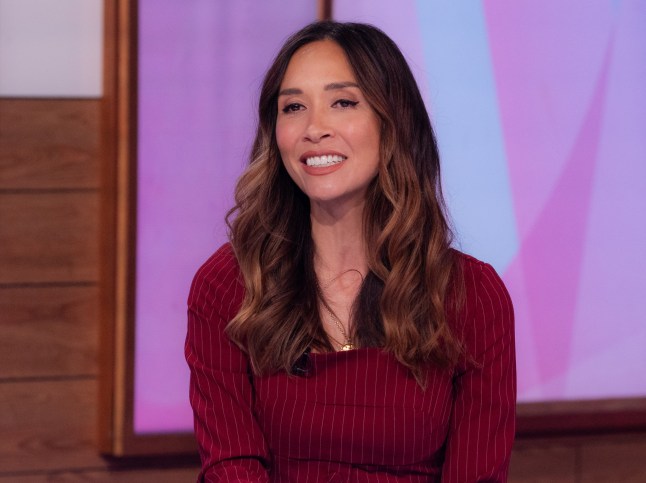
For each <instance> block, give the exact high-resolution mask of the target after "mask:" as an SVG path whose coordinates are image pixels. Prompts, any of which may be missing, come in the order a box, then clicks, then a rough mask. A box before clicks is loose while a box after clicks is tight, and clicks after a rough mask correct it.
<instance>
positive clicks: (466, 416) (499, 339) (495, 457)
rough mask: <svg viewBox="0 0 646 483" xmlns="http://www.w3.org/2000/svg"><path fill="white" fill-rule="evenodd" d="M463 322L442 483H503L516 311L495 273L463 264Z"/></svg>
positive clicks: (510, 435)
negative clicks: (463, 353) (463, 352)
mask: <svg viewBox="0 0 646 483" xmlns="http://www.w3.org/2000/svg"><path fill="white" fill-rule="evenodd" d="M465 263H466V267H467V268H466V269H465V270H464V274H465V280H464V282H465V289H466V302H465V304H466V310H465V312H464V320H463V321H462V322H461V325H462V327H461V331H462V340H463V342H464V346H465V349H466V353H467V357H471V358H472V361H471V362H469V361H466V362H465V364H464V365H463V367H462V369H461V370H459V371H458V372H457V373H456V376H455V378H454V391H455V392H454V404H453V411H452V414H451V422H450V429H449V436H448V440H447V448H446V454H445V461H444V465H443V468H442V481H443V482H445V483H449V482H456V483H457V482H460V483H465V482H505V481H507V474H508V470H509V460H510V456H511V447H512V443H513V440H514V432H515V418H516V360H515V347H514V312H513V307H512V304H511V299H510V298H509V294H508V293H507V290H506V288H505V286H504V284H503V282H502V280H500V278H499V277H498V275H497V274H496V272H495V271H494V269H493V268H492V267H491V266H490V265H487V264H484V263H481V262H477V261H475V260H467V261H466V262H465Z"/></svg>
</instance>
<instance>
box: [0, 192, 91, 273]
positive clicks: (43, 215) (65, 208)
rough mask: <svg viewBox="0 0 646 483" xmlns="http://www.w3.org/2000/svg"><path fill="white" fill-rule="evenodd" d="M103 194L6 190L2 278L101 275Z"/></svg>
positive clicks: (0, 212)
mask: <svg viewBox="0 0 646 483" xmlns="http://www.w3.org/2000/svg"><path fill="white" fill-rule="evenodd" d="M97 214H98V194H97V193H96V192H81V193H49V194H24V193H23V194H6V193H5V194H0V283H4V284H8V283H23V282H52V281H58V282H67V281H79V280H85V281H96V280H97V271H98V260H97V257H98V248H97V246H98V235H97V229H98V222H97Z"/></svg>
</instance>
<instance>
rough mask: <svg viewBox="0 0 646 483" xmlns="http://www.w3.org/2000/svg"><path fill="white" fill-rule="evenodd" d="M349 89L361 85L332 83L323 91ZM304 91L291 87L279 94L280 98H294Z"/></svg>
mask: <svg viewBox="0 0 646 483" xmlns="http://www.w3.org/2000/svg"><path fill="white" fill-rule="evenodd" d="M348 87H356V88H359V84H357V83H356V82H332V83H331V84H326V85H325V87H323V90H325V91H335V90H338V89H346V88H348ZM302 93H303V91H302V90H300V89H298V88H297V87H290V88H287V89H283V90H282V91H280V92H279V93H278V96H279V97H280V96H292V95H298V94H302Z"/></svg>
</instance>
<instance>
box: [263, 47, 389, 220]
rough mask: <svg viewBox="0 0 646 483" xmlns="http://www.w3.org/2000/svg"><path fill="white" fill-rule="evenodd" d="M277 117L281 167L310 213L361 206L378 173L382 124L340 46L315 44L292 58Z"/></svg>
mask: <svg viewBox="0 0 646 483" xmlns="http://www.w3.org/2000/svg"><path fill="white" fill-rule="evenodd" d="M277 116H278V117H277V122H276V141H277V144H278V149H279V150H280V155H281V157H282V160H283V163H284V165H285V168H286V169H287V172H288V173H289V175H290V176H291V178H292V179H293V180H294V182H295V183H296V184H297V185H298V187H299V188H300V189H301V190H302V191H303V192H304V193H305V194H306V195H307V196H308V197H309V198H310V200H311V202H312V209H315V206H316V205H324V204H325V205H327V206H329V207H333V206H338V207H341V206H344V205H348V206H357V205H358V204H363V201H364V199H365V193H366V189H367V187H368V185H369V184H370V182H371V181H372V180H373V179H374V178H375V176H376V175H377V172H378V169H379V144H380V143H379V141H380V140H379V131H380V123H379V119H378V117H377V115H376V114H375V112H374V111H373V109H372V108H371V107H370V105H369V103H368V101H367V100H366V98H365V97H364V95H363V93H362V92H361V89H360V88H359V86H358V84H357V80H356V78H355V75H354V73H353V71H352V68H351V67H350V65H349V63H348V60H347V58H346V56H345V53H344V52H343V49H341V47H340V46H339V45H338V44H336V43H335V42H333V41H330V40H322V41H316V42H312V43H310V44H307V45H305V46H303V47H301V48H300V49H299V50H297V51H296V53H294V55H293V56H292V58H291V60H290V62H289V65H288V67H287V71H286V72H285V76H284V78H283V81H282V83H281V85H280V93H279V96H278V115H277Z"/></svg>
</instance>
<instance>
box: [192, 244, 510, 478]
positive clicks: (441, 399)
mask: <svg viewBox="0 0 646 483" xmlns="http://www.w3.org/2000/svg"><path fill="white" fill-rule="evenodd" d="M460 266H461V267H462V270H463V272H464V280H465V286H466V287H465V288H466V301H465V304H464V306H463V308H462V309H461V311H460V313H459V314H448V315H449V323H450V324H451V326H452V328H453V330H454V331H455V334H456V335H457V336H459V337H460V338H461V340H462V342H463V344H464V346H465V348H466V353H467V355H468V357H465V362H463V363H461V364H460V365H459V366H458V367H457V368H456V369H455V370H451V371H449V370H441V369H431V370H430V371H429V384H428V387H427V388H426V390H422V389H421V388H420V387H419V385H418V384H417V383H416V381H415V379H414V378H413V377H412V376H411V375H410V373H409V371H408V370H407V369H405V368H404V367H403V366H402V365H401V364H400V363H399V362H397V360H396V359H395V358H394V357H393V356H391V355H390V354H388V353H386V352H384V351H382V350H380V349H377V348H362V349H356V350H352V351H347V352H331V353H317V354H310V355H309V367H308V372H307V374H306V375H304V376H288V375H287V374H285V373H282V372H281V373H277V374H274V375H270V376H263V377H257V376H252V375H251V373H250V368H249V361H248V359H247V357H246V355H245V354H244V353H243V352H242V351H240V350H239V349H238V348H237V346H235V345H234V344H233V343H232V342H231V341H230V340H229V339H228V338H227V336H226V335H225V334H224V328H225V326H226V324H227V323H228V322H229V320H231V318H232V317H233V316H234V315H235V314H236V312H237V310H238V309H239V307H240V305H241V303H242V299H243V296H244V286H243V284H242V282H241V274H240V271H239V268H238V264H237V262H236V259H235V257H234V255H233V252H232V249H231V247H230V245H228V244H226V245H224V246H223V247H221V248H220V249H219V250H218V251H217V252H216V253H215V254H214V255H213V256H212V257H211V258H209V260H207V262H206V263H205V264H204V265H203V266H202V267H201V268H200V269H199V270H198V272H197V274H196V275H195V279H194V280H193V284H192V287H191V292H190V295H189V299H188V335H187V339H186V359H187V361H188V365H189V367H190V370H191V381H190V401H191V405H192V407H193V411H194V416H195V435H196V438H197V441H198V444H199V449H200V456H201V458H202V471H201V472H200V476H199V479H198V481H254V482H256V481H281V482H282V481H305V482H309V481H312V482H317V481H325V482H335V481H347V482H350V481H351V482H359V481H367V482H382V481H383V482H385V481H392V482H395V481H397V482H402V481H406V482H414V481H415V482H417V481H420V482H421V481H438V482H439V481H442V482H456V483H457V482H460V483H464V482H475V481H489V482H494V481H506V479H507V471H508V467H509V458H510V453H511V446H512V442H513V439H514V424H515V404H516V369H515V354H514V330H513V321H514V316H513V309H512V305H511V300H510V298H509V295H508V293H507V290H506V289H505V287H504V285H503V283H502V281H501V280H500V278H499V277H498V275H497V274H496V273H495V271H494V270H493V268H492V267H491V266H490V265H487V264H485V263H482V262H480V261H478V260H476V259H474V258H472V257H469V256H468V255H464V254H460ZM469 358H470V360H471V362H469V363H467V362H466V361H467V360H468V359H469Z"/></svg>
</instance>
